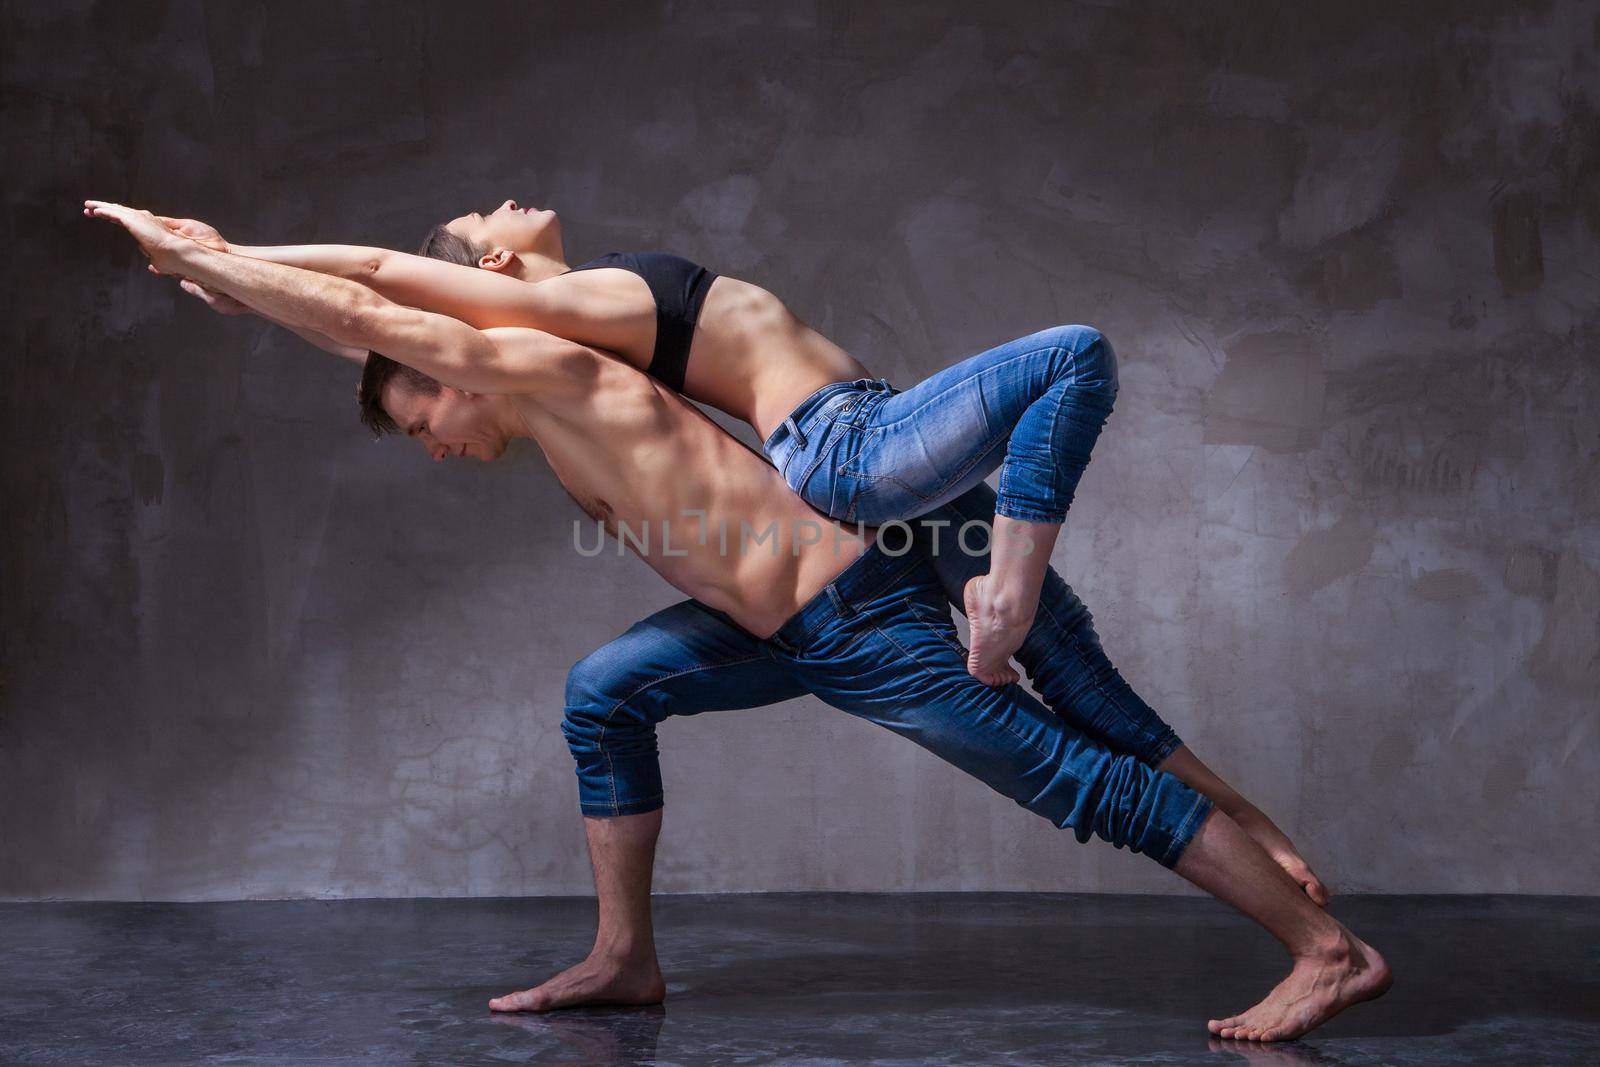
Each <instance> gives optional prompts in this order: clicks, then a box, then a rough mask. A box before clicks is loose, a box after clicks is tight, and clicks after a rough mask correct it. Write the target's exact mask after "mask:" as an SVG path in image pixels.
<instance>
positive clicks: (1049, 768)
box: [561, 486, 1212, 867]
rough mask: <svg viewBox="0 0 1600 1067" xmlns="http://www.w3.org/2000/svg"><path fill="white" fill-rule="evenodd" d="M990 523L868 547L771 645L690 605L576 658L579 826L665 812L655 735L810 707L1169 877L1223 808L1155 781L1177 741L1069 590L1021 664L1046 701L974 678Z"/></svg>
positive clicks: (1047, 607)
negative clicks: (974, 625) (811, 699)
mask: <svg viewBox="0 0 1600 1067" xmlns="http://www.w3.org/2000/svg"><path fill="white" fill-rule="evenodd" d="M992 514H993V496H992V494H990V492H989V490H988V488H987V487H984V486H979V487H977V488H975V489H973V490H971V491H970V492H969V494H967V495H965V496H963V497H962V498H961V499H960V500H958V501H955V502H953V503H952V504H951V505H948V506H946V507H945V508H943V509H940V510H939V511H938V512H937V513H936V515H935V516H931V517H930V518H933V519H936V520H938V521H943V522H945V523H946V524H947V525H946V526H944V527H939V528H937V529H939V530H940V532H941V534H942V536H941V538H940V541H941V544H940V545H939V546H938V548H939V550H938V551H935V550H934V547H933V546H932V545H931V544H930V543H929V532H930V531H931V530H933V529H935V527H931V526H928V525H927V520H924V522H923V523H919V524H917V526H916V528H915V529H916V536H917V538H918V541H917V543H916V545H915V546H914V547H912V548H910V549H909V550H908V551H906V552H905V553H903V554H902V555H899V556H891V555H890V554H889V552H888V551H886V550H885V547H884V546H883V544H882V543H880V544H877V545H874V546H873V547H872V548H871V549H870V550H869V551H868V552H867V553H866V554H865V555H863V556H862V557H861V559H859V560H857V561H856V562H855V563H853V564H851V566H850V567H848V568H847V569H846V570H845V571H844V572H843V573H842V574H840V575H839V577H838V578H836V579H835V580H834V581H833V582H832V583H830V584H829V585H828V587H827V588H825V589H824V590H823V591H822V592H821V593H819V594H817V596H816V597H814V598H813V599H812V600H811V601H810V602H809V603H807V604H806V605H805V607H803V608H802V609H801V610H800V611H799V612H798V613H796V614H795V616H794V617H793V618H791V619H790V620H789V622H788V623H786V624H785V625H784V627H783V628H782V629H781V630H779V631H778V633H777V634H775V635H773V636H772V637H770V638H767V639H764V640H763V639H760V638H757V637H755V636H753V635H752V634H750V633H749V632H747V631H745V630H744V629H742V628H740V627H739V626H738V625H737V624H735V623H734V622H733V621H732V620H731V619H729V618H728V617H727V616H726V615H724V614H722V613H721V612H718V611H715V610H713V609H711V608H708V607H706V606H705V605H703V604H700V603H699V602H697V601H694V600H686V601H683V602H682V603H680V604H677V605H675V606H673V607H670V608H666V609H665V610H663V611H659V612H657V613H656V614H654V615H652V616H650V617H649V618H647V619H645V620H643V621H642V622H639V623H637V624H635V625H634V626H633V627H632V628H630V629H629V630H628V631H627V632H626V633H624V634H622V635H621V636H620V637H618V638H617V639H616V640H614V641H612V642H611V643H609V644H607V645H605V646H604V647H603V648H601V649H599V650H598V651H596V652H594V653H591V654H590V655H588V656H586V657H585V658H584V659H582V660H580V661H579V662H578V664H577V665H576V666H574V667H573V669H572V672H571V674H570V675H569V676H568V680H567V692H566V716H565V719H564V720H563V722H562V726H561V730H562V733H563V734H564V735H565V737H566V739H567V742H568V745H569V747H570V748H571V750H572V755H573V758H574V759H575V760H576V761H577V773H578V798H579V804H580V807H581V808H582V811H583V813H584V814H585V815H589V816H598V817H612V816H619V815H629V814H636V813H640V812H646V811H652V810H654V809H656V808H659V807H661V806H662V804H663V802H664V798H663V792H662V785H661V768H660V764H659V759H658V753H657V746H656V725H657V724H658V723H660V722H662V721H663V720H665V719H667V718H668V717H670V716H673V715H697V714H700V713H702V712H707V711H719V710H731V709H735V708H751V707H761V706H764V705H767V704H775V703H778V702H780V701H784V700H789V699H792V698H794V697H798V696H801V695H804V694H806V693H814V694H815V695H816V696H818V697H819V698H821V699H822V700H823V701H824V702H826V703H828V704H830V705H832V706H834V707H836V708H839V709H841V710H843V711H845V712H848V713H849V714H852V715H856V716H859V717H860V718H863V719H866V720H868V721H870V722H874V723H877V724H878V725H881V726H884V727H887V728H888V729H890V730H893V731H894V732H896V733H898V734H901V735H902V736H904V737H907V738H909V739H910V740H912V741H914V742H916V743H917V744H918V745H921V746H922V747H924V748H926V749H929V750H930V751H932V752H933V753H934V754H935V755H937V756H938V757H939V758H941V759H943V760H946V761H947V762H949V763H952V764H954V765H955V766H957V767H959V768H961V769H962V770H964V771H966V772H968V773H969V774H972V775H973V776H975V777H977V778H979V779H980V780H982V781H983V782H985V783H986V784H988V785H989V786H990V787H991V788H993V789H995V790H997V791H998V792H1000V793H1002V794H1004V795H1006V796H1008V797H1010V798H1011V799H1013V800H1014V801H1016V803H1018V804H1019V805H1021V806H1022V807H1025V808H1027V809H1028V810H1029V811H1032V812H1034V813H1036V814H1038V815H1041V816H1043V817H1044V818H1046V819H1048V820H1049V821H1050V822H1051V823H1053V824H1054V825H1056V826H1059V827H1063V828H1071V829H1072V830H1073V831H1074V833H1075V835H1076V836H1077V838H1078V840H1079V841H1086V840H1088V838H1089V837H1090V835H1091V834H1092V835H1095V836H1099V837H1101V838H1103V839H1104V840H1107V841H1109V842H1111V843H1112V844H1114V845H1116V846H1118V847H1124V846H1125V847H1127V848H1128V849H1130V850H1131V851H1135V852H1143V853H1146V854H1147V855H1149V856H1150V857H1151V858H1153V859H1155V860H1156V861H1157V862H1159V863H1161V864H1162V865H1163V866H1167V867H1171V866H1173V865H1175V864H1176V863H1177V861H1178V858H1179V857H1180V856H1181V855H1182V853H1183V850H1184V848H1185V847H1187V845H1188V843H1189V841H1190V840H1191V839H1192V838H1193V836H1194V834H1195V833H1196V832H1198V830H1199V828H1200V825H1201V823H1203V822H1204V821H1205V818H1206V816H1207V814H1209V812H1210V810H1211V807H1212V804H1211V801H1210V800H1209V799H1208V798H1206V797H1205V796H1204V795H1202V794H1200V793H1197V792H1195V791H1194V790H1192V789H1191V788H1189V786H1187V785H1185V784H1184V783H1183V782H1182V781H1181V780H1180V779H1178V778H1177V777H1176V776H1174V775H1172V774H1169V773H1167V772H1164V771H1160V770H1156V769H1155V765H1156V764H1158V763H1160V762H1161V761H1162V760H1163V759H1165V758H1166V757H1167V756H1168V755H1169V754H1170V753H1171V752H1172V751H1173V750H1174V749H1176V748H1177V747H1178V746H1179V744H1180V743H1181V742H1180V741H1179V739H1178V736H1177V734H1176V733H1174V732H1173V730H1172V728H1171V727H1170V726H1168V725H1167V724H1166V723H1164V722H1162V720H1161V718H1160V716H1158V715H1157V714H1156V713H1155V712H1154V711H1153V710H1151V709H1150V707H1149V706H1148V705H1147V704H1145V703H1144V701H1142V700H1140V699H1139V697H1138V696H1137V695H1136V694H1135V693H1134V692H1133V690H1132V689H1131V688H1129V686H1128V684H1127V682H1125V681H1124V680H1123V679H1122V677H1121V676H1120V675H1119V674H1118V673H1117V671H1116V669H1115V668H1113V667H1112V666H1111V663H1110V661H1109V660H1107V659H1106V657H1105V654H1104V652H1102V651H1101V649H1100V642H1099V640H1098V638H1097V637H1096V636H1095V633H1094V627H1093V625H1092V623H1091V619H1090V616H1089V612H1088V610H1087V609H1086V608H1085V607H1084V606H1083V603H1082V601H1081V600H1079V599H1078V597H1077V596H1076V595H1075V594H1074V593H1073V592H1072V590H1071V588H1070V587H1068V586H1067V584H1066V583H1065V582H1063V581H1061V579H1060V577H1059V576H1057V575H1056V574H1055V573H1054V572H1053V571H1052V572H1050V574H1049V576H1048V577H1047V578H1046V580H1045V585H1044V593H1043V597H1042V599H1041V602H1040V607H1039V613H1038V615H1037V616H1036V617H1035V623H1034V629H1033V631H1032V632H1031V633H1030V634H1029V636H1028V639H1027V641H1025V642H1024V643H1023V646H1022V648H1021V649H1020V650H1019V651H1018V653H1017V660H1018V662H1019V663H1021V664H1022V667H1023V669H1024V670H1025V671H1027V672H1028V676H1029V678H1030V680H1031V681H1032V682H1033V685H1034V687H1035V688H1036V689H1037V690H1038V692H1039V693H1040V695H1041V696H1042V697H1043V698H1044V701H1045V703H1043V704H1042V703H1040V701H1038V700H1035V699H1034V698H1033V697H1032V696H1030V695H1029V694H1028V693H1026V692H1025V691H1024V690H1023V689H1022V687H1021V686H1019V685H1011V686H1006V687H1004V688H999V689H997V688H992V687H990V686H987V685H984V684H983V683H982V682H979V681H978V680H977V679H975V678H973V677H972V675H970V674H968V673H967V669H966V657H965V653H964V651H963V650H962V648H961V646H960V643H959V637H958V635H957V632H956V629H955V626H954V624H953V622H952V621H951V617H950V602H949V599H948V597H949V596H950V595H951V590H955V595H956V596H957V597H959V590H960V588H961V586H962V585H964V584H965V580H966V577H967V576H968V575H970V574H972V573H980V574H981V573H984V572H985V571H987V569H988V560H987V557H986V555H984V554H983V553H981V552H980V553H978V554H975V555H969V554H968V553H967V552H965V551H963V550H962V549H961V547H960V545H959V544H958V543H957V538H956V537H955V531H956V530H957V529H958V528H959V527H960V526H961V525H962V524H963V523H964V522H966V521H967V520H969V519H973V518H978V519H987V517H988V516H990V515H992ZM977 547H980V548H981V547H982V546H981V545H980V546H977ZM1046 704H1048V706H1046ZM734 770H736V769H735V768H730V771H734Z"/></svg>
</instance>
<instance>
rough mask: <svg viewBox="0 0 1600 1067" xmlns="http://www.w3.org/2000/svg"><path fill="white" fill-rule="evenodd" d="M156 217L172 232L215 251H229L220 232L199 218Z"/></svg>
mask: <svg viewBox="0 0 1600 1067" xmlns="http://www.w3.org/2000/svg"><path fill="white" fill-rule="evenodd" d="M156 218H158V219H160V220H161V221H162V222H164V223H166V225H167V228H168V229H170V230H172V231H173V232H174V233H180V234H182V235H183V236H185V237H187V238H188V239H189V240H191V241H194V242H195V243H197V244H203V245H205V246H206V247H207V248H210V249H212V250H214V251H217V252H231V251H233V249H232V248H230V247H228V242H227V241H224V240H223V239H222V234H220V233H218V232H217V228H216V227H215V226H211V225H208V224H207V223H204V222H201V221H200V220H199V219H169V218H168V217H167V216H165V215H157V216H156Z"/></svg>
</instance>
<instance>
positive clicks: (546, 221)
mask: <svg viewBox="0 0 1600 1067" xmlns="http://www.w3.org/2000/svg"><path fill="white" fill-rule="evenodd" d="M418 252H419V254H421V255H424V256H429V257H431V258H433V259H442V260H446V261H447V262H450V263H460V264H462V265H463V266H468V267H482V268H484V269H485V270H492V271H496V272H498V273H501V274H509V275H511V276H512V277H514V278H522V277H524V275H525V272H526V268H527V263H526V261H527V260H529V259H545V260H554V261H556V262H561V261H562V259H563V255H564V253H563V251H562V247H561V220H560V219H559V218H558V217H557V216H556V213H555V212H554V211H551V210H549V209H548V208H547V209H545V210H543V211H540V210H538V209H536V208H531V207H530V208H524V207H518V206H517V202H516V201H515V200H507V201H506V202H505V203H503V204H501V205H500V206H499V207H497V208H495V209H494V210H493V211H492V212H490V213H489V214H487V215H480V214H478V213H477V212H470V213H468V214H466V215H458V216H457V217H455V218H453V219H451V220H450V221H449V222H446V223H444V224H442V225H439V226H435V227H434V228H433V229H432V230H429V231H428V236H427V237H425V238H423V241H422V247H421V248H420V249H418ZM525 280H528V281H533V280H535V279H534V278H531V277H529V278H526V279H525Z"/></svg>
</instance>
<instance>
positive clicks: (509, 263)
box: [478, 248, 517, 274]
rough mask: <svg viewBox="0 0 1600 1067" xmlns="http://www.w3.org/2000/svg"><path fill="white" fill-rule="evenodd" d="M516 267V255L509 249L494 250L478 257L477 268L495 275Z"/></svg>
mask: <svg viewBox="0 0 1600 1067" xmlns="http://www.w3.org/2000/svg"><path fill="white" fill-rule="evenodd" d="M516 265H517V254H516V253H515V252H513V251H511V249H509V248H496V249H495V250H494V251H493V252H485V253H484V254H483V255H481V256H479V257H478V266H480V267H482V268H483V269H484V270H492V271H494V272H495V273H496V274H503V273H505V272H506V271H508V270H510V269H511V268H512V267H514V266H516Z"/></svg>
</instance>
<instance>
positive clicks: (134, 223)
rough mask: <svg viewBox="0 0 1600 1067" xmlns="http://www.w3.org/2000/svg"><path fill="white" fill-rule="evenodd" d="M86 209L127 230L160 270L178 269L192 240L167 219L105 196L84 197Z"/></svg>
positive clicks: (92, 215)
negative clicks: (116, 202) (107, 199)
mask: <svg viewBox="0 0 1600 1067" xmlns="http://www.w3.org/2000/svg"><path fill="white" fill-rule="evenodd" d="M83 213H84V214H85V215H87V216H88V217H89V218H91V219H105V220H107V221H108V222H115V223H117V224H118V225H120V226H121V227H122V228H123V229H125V230H127V231H128V235H129V236H130V237H132V238H133V239H134V240H135V241H137V242H138V244H139V251H141V252H143V253H144V254H145V256H146V257H147V258H148V259H149V260H150V264H151V266H153V267H154V268H156V270H157V271H158V272H160V273H175V272H176V268H177V267H178V266H179V265H180V264H181V262H182V253H183V249H184V247H185V246H192V244H193V242H192V241H190V240H189V239H188V238H185V237H183V236H180V235H179V234H178V233H176V232H175V231H174V230H172V228H171V227H169V226H167V224H166V223H164V222H162V221H161V220H160V219H158V218H156V217H155V216H154V215H152V214H150V212H148V211H141V210H139V209H138V208H131V207H125V206H123V205H122V204H113V203H110V202H108V201H105V200H85V201H84V202H83Z"/></svg>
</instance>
